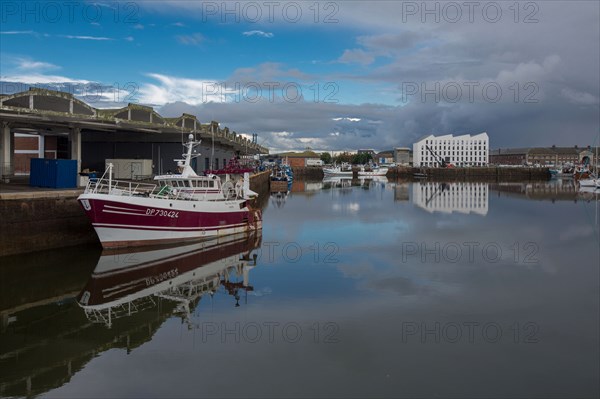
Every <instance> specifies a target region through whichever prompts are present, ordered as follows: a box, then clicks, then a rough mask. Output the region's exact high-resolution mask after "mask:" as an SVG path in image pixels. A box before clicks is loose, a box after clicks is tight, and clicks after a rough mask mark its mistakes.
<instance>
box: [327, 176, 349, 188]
mask: <svg viewBox="0 0 600 399" xmlns="http://www.w3.org/2000/svg"><path fill="white" fill-rule="evenodd" d="M351 186H352V176H327V175H326V176H325V177H324V178H323V188H324V189H329V188H349V187H351Z"/></svg>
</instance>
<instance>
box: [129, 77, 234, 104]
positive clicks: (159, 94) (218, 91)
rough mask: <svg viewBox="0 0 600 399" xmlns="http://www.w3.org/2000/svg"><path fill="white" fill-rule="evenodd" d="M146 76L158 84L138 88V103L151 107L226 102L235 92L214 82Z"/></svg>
mask: <svg viewBox="0 0 600 399" xmlns="http://www.w3.org/2000/svg"><path fill="white" fill-rule="evenodd" d="M147 76H149V77H151V78H153V79H155V80H157V81H158V82H159V84H152V83H147V84H143V85H142V86H141V87H140V102H142V103H144V104H151V105H164V104H167V103H173V102H178V101H180V102H186V103H188V104H191V105H199V104H204V103H209V102H217V103H220V102H227V101H228V99H229V98H230V96H231V95H233V94H235V93H236V92H235V91H233V90H231V89H228V88H226V87H225V86H223V85H222V84H221V83H220V82H217V81H215V80H202V79H189V78H180V77H175V76H167V75H162V74H158V73H149V74H147Z"/></svg>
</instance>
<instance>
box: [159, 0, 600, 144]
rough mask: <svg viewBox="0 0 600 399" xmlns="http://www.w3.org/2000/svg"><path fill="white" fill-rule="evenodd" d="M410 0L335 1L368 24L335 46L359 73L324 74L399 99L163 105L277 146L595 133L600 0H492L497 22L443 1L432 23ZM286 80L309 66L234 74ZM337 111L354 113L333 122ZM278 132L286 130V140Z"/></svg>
mask: <svg viewBox="0 0 600 399" xmlns="http://www.w3.org/2000/svg"><path fill="white" fill-rule="evenodd" d="M407 4H408V3H407V2H397V3H394V2H382V3H378V4H376V5H374V4H372V2H369V3H368V4H366V3H361V2H349V3H344V4H342V5H341V7H340V15H339V18H340V23H341V24H342V25H343V26H344V27H348V26H352V25H355V26H357V27H361V29H362V31H363V32H369V33H363V34H360V35H357V37H356V46H355V47H351V48H348V49H345V50H343V51H341V52H340V53H339V54H334V55H332V58H333V59H334V60H338V61H341V62H344V63H345V64H346V65H347V66H348V65H349V66H352V65H355V66H356V68H357V69H356V70H355V71H350V72H348V71H345V72H343V73H342V72H341V71H340V72H339V73H330V74H329V75H327V76H326V77H323V76H321V79H325V80H327V79H330V80H334V81H336V83H337V84H338V85H339V89H340V95H342V96H343V95H344V93H346V92H348V90H350V87H352V85H354V84H358V85H369V84H379V85H382V84H383V85H387V86H388V87H387V89H386V92H387V93H388V94H389V93H392V96H393V97H394V99H395V100H396V104H399V105H393V104H392V105H389V104H390V102H389V101H388V102H386V101H382V100H381V99H378V98H370V99H368V100H367V99H366V98H365V104H358V105H349V104H345V103H344V99H343V98H342V99H341V101H340V102H339V103H337V104H327V103H322V102H320V103H316V104H315V103H311V102H309V101H296V102H293V103H287V102H285V101H278V100H277V99H275V101H273V102H260V103H257V104H250V103H247V102H244V101H241V102H234V103H227V104H205V105H201V106H198V107H196V108H194V109H189V108H187V107H185V106H182V105H181V104H170V105H166V106H165V107H163V112H165V113H169V114H171V113H179V112H180V110H183V109H188V111H194V112H195V113H197V114H198V115H199V117H200V118H201V119H206V118H214V119H218V120H219V121H222V122H224V123H225V124H226V125H228V126H230V127H232V128H233V129H236V130H238V131H245V132H249V133H254V132H256V133H258V134H259V135H260V136H261V137H262V138H263V139H265V140H266V143H270V145H271V146H273V147H276V148H286V147H287V146H289V147H291V148H297V149H299V148H303V147H305V146H306V145H311V143H312V145H311V146H312V147H314V148H319V149H351V148H354V149H355V148H358V147H377V148H380V149H383V148H389V147H393V146H398V145H409V144H411V143H412V142H413V140H414V139H415V138H417V137H420V136H422V135H423V134H427V133H434V134H441V133H455V134H458V133H479V132H482V131H487V132H488V134H489V135H490V137H491V146H492V147H507V146H519V145H551V144H557V145H573V144H580V145H584V144H590V143H591V142H593V140H594V138H595V136H596V134H597V132H598V127H599V124H600V122H599V113H598V105H599V97H600V93H599V91H600V82H599V74H598V70H600V63H599V45H598V44H599V43H598V42H599V40H600V39H599V37H600V32H599V5H598V3H595V2H535V3H533V4H534V5H535V7H533V6H532V7H533V8H525V6H524V5H523V4H521V5H520V6H521V8H520V12H519V14H518V15H517V16H515V14H514V11H512V10H511V9H509V8H508V5H507V4H504V3H496V4H499V5H500V6H501V7H502V17H501V18H500V20H499V21H497V22H490V15H492V14H489V13H488V15H487V16H486V15H484V14H483V13H482V11H481V9H479V11H477V9H476V11H475V12H474V13H473V15H472V18H473V21H472V22H470V21H469V20H468V17H469V15H468V13H467V12H466V10H464V9H463V15H462V18H461V19H460V20H459V21H458V22H456V23H450V22H448V19H450V18H451V17H452V16H451V15H450V14H448V13H446V14H444V11H443V10H444V5H445V4H446V3H439V7H440V11H439V15H438V17H439V19H440V21H439V22H435V16H431V15H429V16H427V15H425V17H423V15H422V10H420V9H419V10H418V11H417V13H416V14H415V15H409V14H407V12H406V7H407ZM414 4H416V5H417V6H418V8H420V7H422V3H414ZM436 4H437V3H436ZM485 4H487V3H481V4H480V5H479V6H480V7H481V8H483V7H484V6H485ZM511 4H512V3H511ZM431 7H432V8H433V7H434V6H433V5H432V6H431ZM423 18H425V22H424V23H423V22H422V19H423ZM515 21H517V22H515ZM525 21H527V22H530V23H525ZM286 78H287V79H288V80H301V81H309V80H310V79H312V78H314V75H310V74H307V73H304V72H302V71H300V70H298V69H291V68H289V67H286V66H283V65H279V64H265V65H262V66H259V67H256V68H245V69H240V70H238V71H237V72H236V73H235V74H234V76H232V78H231V79H230V81H242V82H247V81H252V80H253V79H254V80H257V79H258V80H261V79H262V80H264V81H267V80H268V79H279V80H281V79H283V80H285V79H286ZM459 90H460V92H459ZM499 90H500V92H499ZM394 93H395V94H394ZM424 93H429V94H424ZM366 101H369V103H366ZM380 103H387V104H388V105H380ZM186 112H187V111H186ZM340 117H342V118H343V117H349V118H360V119H361V120H360V121H355V122H349V121H337V122H336V121H333V120H332V118H340ZM373 121H376V122H377V123H373ZM273 132H287V133H288V134H286V135H285V138H284V139H282V137H281V136H278V135H277V134H273ZM307 143H308V144H307Z"/></svg>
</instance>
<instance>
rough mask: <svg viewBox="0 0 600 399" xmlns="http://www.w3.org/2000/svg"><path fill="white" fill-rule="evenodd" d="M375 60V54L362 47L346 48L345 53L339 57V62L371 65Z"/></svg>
mask: <svg viewBox="0 0 600 399" xmlns="http://www.w3.org/2000/svg"><path fill="white" fill-rule="evenodd" d="M373 61H375V56H373V54H371V53H368V52H366V51H364V50H362V49H353V50H345V51H344V54H342V56H341V57H340V58H338V62H341V63H343V64H361V65H369V64H372V63H373Z"/></svg>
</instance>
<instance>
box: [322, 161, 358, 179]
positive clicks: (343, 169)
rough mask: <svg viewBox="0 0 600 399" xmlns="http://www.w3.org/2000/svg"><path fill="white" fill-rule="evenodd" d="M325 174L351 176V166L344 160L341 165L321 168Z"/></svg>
mask: <svg viewBox="0 0 600 399" xmlns="http://www.w3.org/2000/svg"><path fill="white" fill-rule="evenodd" d="M323 173H325V176H352V166H351V165H350V164H348V163H346V162H344V163H342V165H341V166H337V165H334V166H330V167H326V168H323Z"/></svg>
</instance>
